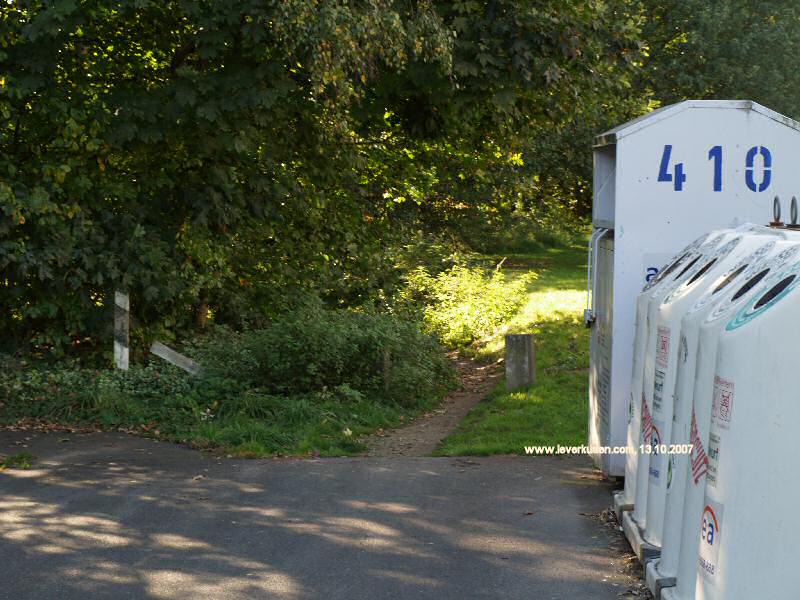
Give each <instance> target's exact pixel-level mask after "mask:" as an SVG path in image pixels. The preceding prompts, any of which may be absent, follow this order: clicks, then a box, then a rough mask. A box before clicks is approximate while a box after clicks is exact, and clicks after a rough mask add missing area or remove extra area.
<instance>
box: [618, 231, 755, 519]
mask: <svg viewBox="0 0 800 600" xmlns="http://www.w3.org/2000/svg"><path fill="white" fill-rule="evenodd" d="M741 235H742V233H741V232H737V230H735V229H727V230H722V231H721V232H720V233H719V234H718V235H716V236H713V237H711V238H710V239H709V241H708V242H706V243H704V244H703V245H701V246H700V247H699V248H698V249H697V254H696V255H695V256H694V257H693V258H692V259H691V260H689V261H687V262H686V264H685V266H683V267H681V268H678V269H677V271H678V272H677V274H676V275H674V276H672V275H670V276H668V277H669V283H668V284H667V285H663V286H660V287H659V288H658V289H657V290H656V291H655V292H654V293H653V294H651V295H650V298H649V300H648V303H647V310H646V316H645V323H646V329H647V330H646V333H645V342H644V352H643V360H642V363H643V364H642V388H641V399H640V404H639V406H640V427H639V430H640V433H639V443H638V444H637V445H636V448H637V449H638V448H639V446H640V445H651V444H652V443H653V437H652V434H653V429H652V407H653V386H654V384H655V355H656V346H657V343H658V331H657V329H656V323H657V321H658V308H659V306H661V303H662V301H663V300H664V298H666V297H667V296H669V295H670V294H671V293H672V292H673V291H674V290H675V289H677V288H679V287H680V286H682V285H683V284H684V283H685V282H686V281H688V280H689V279H691V278H692V277H694V275H695V274H697V273H698V272H699V271H700V270H701V269H702V268H703V267H704V266H705V265H706V264H707V263H708V262H709V257H710V256H711V255H713V254H714V253H715V252H719V251H720V249H721V248H723V247H725V246H726V244H728V243H730V242H732V241H733V240H738V239H739V238H741ZM736 244H738V241H736V242H734V244H733V245H734V246H735V245H736ZM730 249H732V248H728V249H726V253H727V252H728V251H730ZM650 458H651V456H650V454H647V453H641V452H639V453H638V464H637V467H636V491H635V494H634V506H633V513H632V518H633V521H634V523H635V525H636V526H637V527H638V528H639V529H640V530H641V531H644V530H645V528H646V517H647V491H648V479H649V469H650Z"/></svg>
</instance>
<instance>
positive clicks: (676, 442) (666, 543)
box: [647, 229, 788, 595]
mask: <svg viewBox="0 0 800 600" xmlns="http://www.w3.org/2000/svg"><path fill="white" fill-rule="evenodd" d="M756 235H758V234H756ZM785 237H786V235H785V234H783V233H782V232H780V231H778V230H774V229H773V230H769V229H767V230H766V231H764V232H762V235H761V236H760V239H758V238H756V239H758V241H757V247H756V249H755V250H754V251H753V252H751V253H749V254H747V255H746V256H744V257H743V258H741V259H739V260H738V261H737V262H736V264H734V265H733V266H732V267H730V268H729V269H728V270H727V271H726V272H725V273H723V274H722V275H720V276H719V277H717V278H716V280H714V281H713V282H712V283H711V285H710V286H707V289H706V291H705V292H704V293H703V294H702V295H701V296H700V298H699V299H698V300H697V301H696V302H695V303H694V304H693V305H692V307H691V308H690V309H689V310H688V311H687V312H686V314H685V315H684V317H683V319H682V320H681V326H680V337H679V338H678V339H679V341H678V357H677V360H676V364H675V367H676V374H675V387H674V392H673V409H672V432H671V435H670V445H671V446H674V447H675V451H674V452H673V453H671V454H669V455H668V457H667V476H666V477H667V481H666V498H665V508H664V519H663V538H662V542H661V555H660V557H659V558H658V559H656V560H654V561H651V562H650V563H648V564H647V585H648V587H649V588H650V591H651V592H653V594H655V595H657V594H658V590H659V589H660V588H661V587H662V586H668V585H674V580H675V577H676V575H677V570H678V556H679V552H680V532H681V525H682V522H683V496H684V492H685V488H686V485H685V484H686V469H687V466H688V464H689V455H688V453H687V452H685V451H684V449H685V448H686V447H688V445H689V444H690V441H689V433H690V422H691V406H692V396H693V392H694V382H695V367H696V364H697V363H696V361H697V346H698V338H699V335H700V325H701V323H702V322H703V320H705V318H706V317H707V316H708V315H709V314H710V313H711V311H712V310H713V309H714V308H715V307H716V306H717V305H719V304H720V303H723V302H726V301H729V300H730V298H731V297H732V296H733V295H734V294H735V293H736V292H737V291H738V290H739V289H740V288H741V286H742V284H743V283H744V282H746V281H749V280H751V278H752V277H753V276H754V275H756V274H758V273H760V272H761V271H762V270H764V269H765V268H766V266H767V264H768V263H769V262H770V261H771V260H774V258H775V254H777V253H779V252H780V251H781V250H783V249H785V247H786V246H787V244H788V242H784V241H779V240H783V239H784V238H785Z"/></svg>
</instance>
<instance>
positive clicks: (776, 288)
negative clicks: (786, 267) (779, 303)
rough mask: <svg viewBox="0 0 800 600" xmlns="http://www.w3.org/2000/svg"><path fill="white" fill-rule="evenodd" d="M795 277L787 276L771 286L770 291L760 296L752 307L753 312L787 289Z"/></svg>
mask: <svg viewBox="0 0 800 600" xmlns="http://www.w3.org/2000/svg"><path fill="white" fill-rule="evenodd" d="M796 277H797V275H789V277H784V278H783V279H781V280H780V281H779V282H778V283H776V284H775V285H773V286H772V289H770V290H769V291H768V292H767V293H766V294H764V295H763V296H761V298H759V299H758V302H756V303H755V304H754V305H753V310H758V309H759V308H761V307H762V306H764V305H765V304H767V303H768V302H771V301H772V300H773V299H774V298H775V297H776V296H777V295H778V294H780V293H781V292H782V291H783V290H785V289H786V288H787V287H789V286H790V285H791V284H792V282H793V281H794V280H795V278H796Z"/></svg>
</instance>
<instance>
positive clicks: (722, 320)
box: [661, 242, 800, 600]
mask: <svg viewBox="0 0 800 600" xmlns="http://www.w3.org/2000/svg"><path fill="white" fill-rule="evenodd" d="M798 256H800V244H797V243H783V242H779V243H778V244H777V245H776V249H775V252H774V253H773V254H772V255H771V256H769V257H768V258H767V260H766V261H765V262H764V263H763V264H756V265H754V267H753V268H752V269H749V270H748V275H747V276H743V277H741V280H742V281H744V283H743V284H741V285H739V284H737V285H734V286H732V290H735V291H733V293H730V292H729V293H728V295H727V297H726V298H725V299H724V300H723V301H721V302H718V303H717V304H716V305H715V306H714V307H713V308H712V310H711V312H710V313H709V314H708V315H707V316H706V317H705V319H703V321H702V323H701V324H700V330H699V333H698V336H697V351H696V361H695V374H694V378H693V381H690V382H688V384H687V385H688V387H689V388H692V387H693V390H692V391H691V392H687V394H689V395H690V398H689V397H687V404H690V405H691V408H690V409H688V410H689V417H688V419H689V421H688V438H687V439H688V441H689V443H692V444H693V445H694V448H693V451H692V453H691V454H690V455H688V457H687V464H686V468H685V477H683V482H684V483H683V487H684V494H683V498H682V499H681V498H680V495H678V494H677V493H676V494H675V498H674V500H673V501H672V502H671V503H673V502H674V504H675V508H674V509H673V511H677V512H678V514H679V515H680V517H679V518H676V519H675V520H674V522H672V521H670V522H669V523H668V527H667V528H668V530H671V529H673V528H675V529H678V530H679V531H680V536H679V537H680V539H679V542H678V556H677V562H678V567H677V571H676V578H677V580H676V585H675V587H671V588H666V589H664V590H663V591H662V593H661V597H662V598H663V599H664V600H691V599H692V598H694V592H695V580H696V574H697V558H698V537H699V533H698V531H699V529H698V528H699V524H700V521H701V516H702V512H703V506H704V504H703V500H704V495H705V480H706V469H707V468H708V466H709V458H708V457H709V456H710V455H713V454H714V452H715V449H714V448H711V447H710V446H709V428H710V419H711V417H710V415H711V405H712V398H713V393H714V373H715V370H716V360H717V342H718V338H719V332H720V330H721V329H722V328H723V327H724V326H725V324H726V323H727V320H728V319H730V317H731V316H732V315H733V314H735V312H736V311H737V310H738V309H740V308H741V307H742V306H744V305H745V304H746V303H747V302H748V301H750V300H751V298H753V297H755V296H759V295H760V294H763V292H764V290H765V289H766V288H765V285H766V284H765V280H766V279H767V277H768V276H769V274H770V273H774V272H779V271H781V270H782V269H785V268H786V264H787V263H789V262H791V261H793V260H795V259H796V257H798ZM681 389H683V388H681ZM676 492H677V490H676ZM681 500H682V501H681ZM671 512H672V511H671ZM667 518H668V519H671V518H672V517H671V516H670V517H667ZM671 547H672V542H671V541H667V548H665V550H666V554H665V555H664V556H666V557H667V559H668V560H674V556H673V557H672V558H670V556H671V554H672V553H671V551H669V550H668V548H671ZM667 568H669V567H667ZM665 571H666V569H665Z"/></svg>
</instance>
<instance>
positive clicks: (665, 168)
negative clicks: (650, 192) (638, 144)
mask: <svg viewBox="0 0 800 600" xmlns="http://www.w3.org/2000/svg"><path fill="white" fill-rule="evenodd" d="M671 156H672V144H666V145H665V146H664V154H662V155H661V167H660V168H659V170H658V180H659V181H671V182H672V183H673V187H674V189H675V191H676V192H680V191H683V184H684V182H685V181H686V175H685V174H684V172H683V163H678V164H676V165H675V172H674V174H673V173H670V172H669V161H670V157H671Z"/></svg>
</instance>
